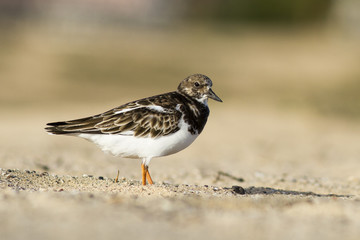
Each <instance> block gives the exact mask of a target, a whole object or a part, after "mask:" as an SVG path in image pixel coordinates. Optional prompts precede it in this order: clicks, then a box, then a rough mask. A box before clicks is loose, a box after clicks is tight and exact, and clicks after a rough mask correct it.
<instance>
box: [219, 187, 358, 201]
mask: <svg viewBox="0 0 360 240" xmlns="http://www.w3.org/2000/svg"><path fill="white" fill-rule="evenodd" d="M225 189H228V190H230V191H232V192H233V193H234V194H240V195H288V196H289V195H290V196H312V197H334V198H350V197H353V196H352V195H343V194H333V193H329V194H319V193H314V192H300V191H293V190H283V189H275V188H270V187H248V188H242V187H240V186H232V187H228V188H225Z"/></svg>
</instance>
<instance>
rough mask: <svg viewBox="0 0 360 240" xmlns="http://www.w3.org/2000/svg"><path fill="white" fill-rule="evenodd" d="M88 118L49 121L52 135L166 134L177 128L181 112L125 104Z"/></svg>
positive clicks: (142, 135)
mask: <svg viewBox="0 0 360 240" xmlns="http://www.w3.org/2000/svg"><path fill="white" fill-rule="evenodd" d="M126 107H127V108H117V109H113V110H110V111H108V112H105V113H103V114H100V115H95V116H92V117H88V118H82V119H77V120H72V121H65V122H56V123H49V124H48V125H49V126H50V127H47V128H46V130H47V131H48V132H50V133H53V134H78V133H92V134H119V135H131V136H136V137H148V136H149V137H152V138H156V137H159V136H166V135H168V134H171V133H174V132H176V131H178V130H179V126H178V125H179V121H180V118H181V112H179V111H178V110H176V109H170V108H163V107H159V106H151V105H150V106H149V105H147V106H139V105H135V104H134V105H133V106H132V105H128V106H126Z"/></svg>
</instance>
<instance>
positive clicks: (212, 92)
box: [208, 88, 222, 102]
mask: <svg viewBox="0 0 360 240" xmlns="http://www.w3.org/2000/svg"><path fill="white" fill-rule="evenodd" d="M208 97H209V98H211V99H214V100H215V101H218V102H222V100H221V99H220V98H219V97H218V96H216V94H215V93H214V91H213V90H212V89H211V88H210V89H209V93H208Z"/></svg>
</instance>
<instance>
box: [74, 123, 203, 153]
mask: <svg viewBox="0 0 360 240" xmlns="http://www.w3.org/2000/svg"><path fill="white" fill-rule="evenodd" d="M181 125H182V126H181V128H180V130H179V131H177V132H176V133H173V134H170V135H167V136H161V137H158V138H150V137H146V138H142V137H134V136H126V135H111V134H85V133H82V134H79V135H78V136H79V137H82V138H85V139H87V140H90V141H92V142H94V143H95V144H97V145H98V146H99V147H100V148H101V149H102V150H103V151H105V152H110V153H112V154H113V155H115V156H121V157H129V158H152V157H161V156H166V155H170V154H174V153H177V152H179V151H181V150H183V149H184V148H186V147H188V146H189V145H190V144H191V143H192V142H193V141H194V140H195V139H196V138H197V136H198V134H195V135H192V134H191V133H190V132H189V131H188V125H187V124H184V123H183V124H181Z"/></svg>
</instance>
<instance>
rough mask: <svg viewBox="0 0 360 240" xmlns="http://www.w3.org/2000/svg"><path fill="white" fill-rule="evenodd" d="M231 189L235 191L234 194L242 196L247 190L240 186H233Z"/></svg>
mask: <svg viewBox="0 0 360 240" xmlns="http://www.w3.org/2000/svg"><path fill="white" fill-rule="evenodd" d="M231 189H232V190H233V191H234V193H237V194H241V195H243V194H245V189H244V188H242V187H240V186H232V187H231Z"/></svg>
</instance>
